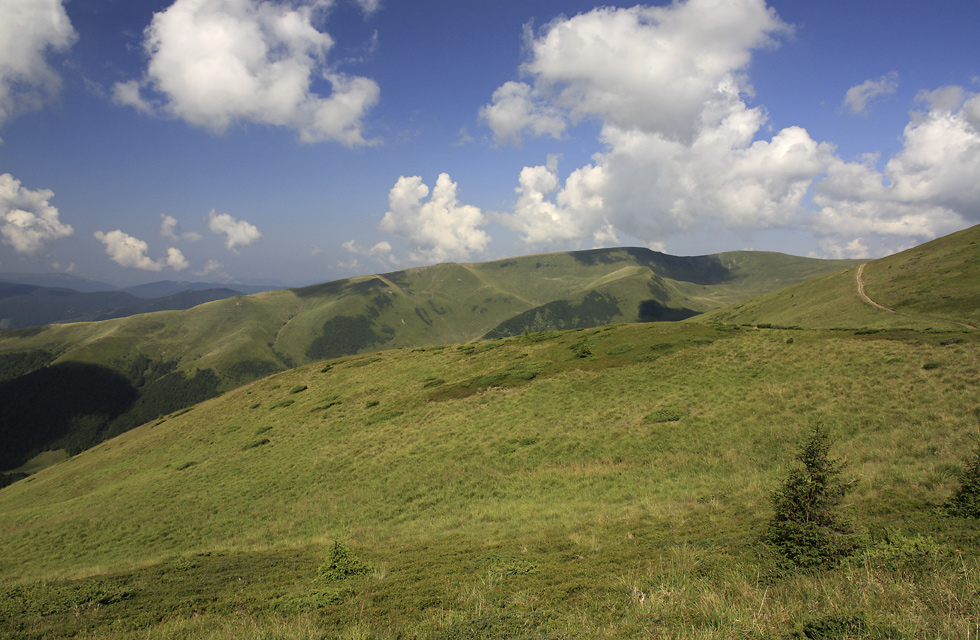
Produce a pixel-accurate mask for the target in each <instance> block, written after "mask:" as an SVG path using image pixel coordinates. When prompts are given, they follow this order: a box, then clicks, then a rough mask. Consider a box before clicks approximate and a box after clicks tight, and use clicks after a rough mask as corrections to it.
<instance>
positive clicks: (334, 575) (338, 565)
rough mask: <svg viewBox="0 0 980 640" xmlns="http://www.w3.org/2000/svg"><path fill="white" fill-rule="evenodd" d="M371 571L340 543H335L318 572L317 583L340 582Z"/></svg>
mask: <svg viewBox="0 0 980 640" xmlns="http://www.w3.org/2000/svg"><path fill="white" fill-rule="evenodd" d="M370 570H371V567H369V566H368V565H367V564H365V563H363V562H361V561H360V560H359V559H358V558H357V557H356V556H354V555H352V554H351V552H350V551H348V550H347V547H345V546H344V545H343V544H341V543H340V542H337V541H336V540H335V541H334V543H333V545H331V547H330V555H329V557H328V558H327V561H326V562H324V563H323V564H322V565H320V568H319V569H317V572H316V582H318V583H320V584H329V583H331V582H339V581H341V580H344V579H346V578H349V577H351V576H361V575H364V574H365V573H368V572H369V571H370Z"/></svg>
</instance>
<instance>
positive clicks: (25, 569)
mask: <svg viewBox="0 0 980 640" xmlns="http://www.w3.org/2000/svg"><path fill="white" fill-rule="evenodd" d="M458 273H459V274H460V275H459V277H463V272H462V271H459V272H458ZM392 284H395V283H392ZM978 341H980V335H978V333H977V332H971V331H966V330H963V329H960V330H958V331H956V332H945V333H944V332H936V331H930V332H918V331H880V332H877V333H870V334H869V333H866V332H861V333H859V334H855V332H845V331H816V330H812V331H804V330H777V329H761V330H760V329H755V328H736V327H734V326H720V325H718V326H709V325H690V324H677V323H666V324H632V325H615V326H610V327H606V328H603V329H586V330H574V331H568V332H544V333H537V334H529V335H527V336H524V337H516V338H507V339H496V340H490V341H485V342H480V343H474V344H465V345H460V346H437V347H431V348H416V349H398V350H391V351H384V352H378V353H373V354H364V355H358V356H348V357H344V358H341V359H336V360H332V361H327V362H322V363H316V364H312V365H307V366H303V367H300V368H297V369H295V370H291V371H287V372H284V373H280V374H277V375H274V376H272V377H269V378H267V379H264V380H260V381H257V382H255V383H253V384H250V385H247V386H244V387H242V388H239V389H236V390H234V391H231V392H229V393H226V394H224V395H223V396H221V397H218V398H214V399H211V400H208V401H206V402H204V403H202V404H199V405H197V406H195V407H194V408H193V409H191V410H189V411H183V412H179V413H178V414H173V415H169V416H167V417H166V418H163V419H160V420H157V421H154V422H152V423H149V424H147V425H144V426H141V427H139V428H136V429H134V430H132V431H129V432H127V433H125V434H122V435H120V436H119V437H117V438H115V439H113V440H111V441H109V442H106V443H103V444H101V445H99V446H98V447H96V448H94V449H91V450H89V451H86V452H84V453H82V454H80V455H77V456H75V457H73V458H71V459H70V460H68V461H66V462H63V463H61V464H58V465H56V466H53V467H50V468H48V469H45V470H43V471H41V472H39V473H37V474H35V475H34V476H32V477H31V478H29V479H27V480H25V481H22V482H19V483H17V484H14V485H12V486H9V487H7V488H5V489H2V490H0V581H2V586H0V630H2V631H0V637H4V636H3V635H2V634H3V633H6V634H7V635H6V637H17V638H34V637H37V638H41V637H45V638H50V637H67V636H73V637H80V638H96V637H117V638H184V637H194V638H323V637H328V638H333V637H337V638H404V637H417V638H498V637H511V638H538V637H547V638H622V637H701V638H730V637H745V638H750V637H759V638H762V637H766V638H773V637H776V638H778V637H785V638H790V637H811V638H812V637H862V638H897V637H906V638H921V637H972V636H971V635H970V634H972V633H975V632H976V629H977V628H978V625H980V615H978V613H977V612H978V611H980V595H978V594H980V566H978V560H977V558H978V557H980V556H978V551H980V535H978V530H977V528H976V523H975V521H970V520H963V519H957V518H949V517H945V516H942V515H941V514H940V511H939V510H938V509H939V507H940V506H941V505H942V504H943V502H944V501H945V500H946V499H947V498H948V496H949V495H950V494H951V492H952V491H953V490H954V488H955V487H956V485H957V482H958V481H957V472H958V470H959V469H960V468H961V467H962V463H963V461H964V459H965V456H966V455H967V454H968V452H969V451H970V450H971V449H972V448H973V447H975V446H976V437H977V434H978V425H977V411H978V406H977V400H976V399H977V389H978V386H980V369H978V366H977V354H978V350H980V342H978ZM817 424H819V425H823V426H824V427H826V428H827V429H828V430H829V432H830V434H831V436H832V438H833V440H834V454H835V455H837V456H841V457H846V459H847V461H848V463H849V464H848V467H847V468H846V477H847V479H848V481H849V482H850V487H851V492H850V494H849V495H848V507H847V509H848V511H849V513H850V514H851V516H852V517H853V521H854V523H855V526H856V528H857V530H858V532H859V533H860V534H861V536H862V541H863V546H862V547H861V549H859V550H858V552H857V553H856V554H855V555H854V556H853V557H852V558H851V559H850V560H848V561H847V562H846V563H845V564H844V565H843V566H842V567H841V568H839V569H837V570H831V571H822V572H816V573H812V574H799V573H795V572H787V571H783V570H780V569H779V568H778V567H777V565H776V563H775V562H774V561H773V558H772V557H771V556H770V555H769V554H768V553H767V552H766V549H765V546H764V545H763V544H762V543H761V536H762V533H763V532H764V530H765V526H766V522H767V519H768V518H769V516H770V514H771V505H770V497H771V495H772V492H773V491H774V489H775V488H776V487H777V486H778V484H779V482H780V480H781V479H782V478H784V477H785V476H786V474H787V472H788V470H789V469H790V468H791V467H792V466H793V465H794V455H795V454H796V452H797V450H798V448H799V446H800V444H801V443H802V441H803V440H804V438H805V437H806V435H807V434H808V432H809V431H810V429H812V427H813V426H814V425H817ZM335 541H336V542H338V543H340V545H341V546H342V548H337V547H334V543H335ZM338 550H339V551H340V552H343V551H344V550H346V551H347V553H348V555H347V558H346V562H345V561H343V554H342V553H340V555H339V557H340V559H341V561H340V562H335V563H334V565H333V566H332V567H331V566H325V565H329V561H330V559H331V558H334V560H336V559H337V557H338V556H337V555H336V554H337V552H338ZM338 567H341V568H346V569H347V570H348V571H347V573H349V575H347V576H346V577H345V572H344V571H341V570H339V569H338ZM331 568H332V573H331V572H330V571H327V570H328V569H331ZM359 568H363V569H364V571H358V570H357V569H359ZM338 574H339V578H338ZM318 575H320V576H322V577H320V578H319V579H318V577H317V576H318ZM331 575H332V576H333V577H334V578H336V579H334V580H332V581H331V580H330V579H329V576H331Z"/></svg>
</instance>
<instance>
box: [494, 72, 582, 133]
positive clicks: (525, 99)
mask: <svg viewBox="0 0 980 640" xmlns="http://www.w3.org/2000/svg"><path fill="white" fill-rule="evenodd" d="M480 119H481V120H483V121H484V122H486V123H487V126H489V127H490V129H491V130H492V131H493V135H494V138H495V139H496V141H497V144H518V143H520V141H521V139H522V137H523V133H524V130H525V129H528V130H530V131H529V132H530V133H531V134H533V135H536V136H540V135H546V134H547V135H550V136H552V137H554V138H558V137H560V136H561V134H562V133H563V132H564V131H565V129H566V127H567V124H566V122H565V116H564V115H563V114H562V113H561V112H560V111H559V110H558V109H557V108H555V107H554V106H552V105H549V104H547V103H546V101H545V100H544V99H542V98H541V97H540V96H538V95H536V94H535V92H534V90H533V89H532V88H531V86H530V85H528V84H526V83H524V82H513V81H510V82H505V83H504V84H503V85H501V86H500V88H498V89H497V90H496V91H494V92H493V96H492V98H491V103H490V104H488V105H485V106H484V107H482V108H481V109H480Z"/></svg>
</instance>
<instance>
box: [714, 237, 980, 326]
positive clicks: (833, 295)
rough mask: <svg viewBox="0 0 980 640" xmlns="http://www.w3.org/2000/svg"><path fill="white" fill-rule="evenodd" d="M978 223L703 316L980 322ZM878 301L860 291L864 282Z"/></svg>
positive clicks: (855, 322) (743, 320)
mask: <svg viewBox="0 0 980 640" xmlns="http://www.w3.org/2000/svg"><path fill="white" fill-rule="evenodd" d="M978 243H980V226H975V227H972V228H970V229H965V230H963V231H959V232H957V233H954V234H951V235H949V236H946V237H943V238H939V239H938V240H933V241H932V242H928V243H926V244H923V245H921V246H919V247H915V248H913V249H909V250H907V251H903V252H901V253H897V254H895V255H892V256H888V257H886V258H881V259H879V260H871V261H868V262H867V264H866V265H865V267H864V269H863V270H860V267H859V265H854V266H851V267H849V268H847V269H846V270H844V271H840V272H837V273H830V274H827V275H823V276H822V277H815V278H814V279H812V280H808V281H806V282H802V283H799V284H794V285H792V286H788V287H786V288H784V289H781V290H779V291H776V292H774V293H770V294H768V295H764V296H760V297H758V298H751V299H746V300H744V301H741V302H738V303H735V304H733V305H730V306H728V307H724V308H721V309H717V310H714V311H711V312H708V313H706V314H704V315H702V316H700V317H698V318H697V319H696V321H697V322H726V323H736V324H759V323H769V324H774V325H779V326H800V327H806V328H814V329H829V328H859V327H863V328H867V329H886V328H915V329H929V328H934V329H939V330H957V329H963V328H971V327H977V326H980V250H978ZM859 270H860V274H861V277H860V281H861V282H862V283H863V286H864V290H865V293H866V295H867V296H868V297H870V298H871V299H872V300H873V301H874V302H876V303H878V304H879V305H881V306H882V307H885V308H886V309H882V308H880V307H876V306H874V305H872V304H870V303H869V302H868V301H867V300H865V299H863V298H862V297H861V295H860V292H859V288H858V283H859V278H858V275H859Z"/></svg>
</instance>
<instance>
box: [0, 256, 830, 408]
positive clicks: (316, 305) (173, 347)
mask: <svg viewBox="0 0 980 640" xmlns="http://www.w3.org/2000/svg"><path fill="white" fill-rule="evenodd" d="M629 251H633V252H637V251H639V252H641V253H644V252H643V251H642V250H602V251H601V252H577V253H572V254H570V253H557V254H545V255H540V256H527V257H523V258H517V259H512V260H502V261H495V262H488V263H475V264H445V265H436V266H434V267H423V268H418V269H411V270H408V271H403V272H397V273H393V274H385V275H381V276H367V277H362V278H355V279H352V280H349V281H338V282H332V283H325V284H323V285H317V286H313V287H307V288H305V289H297V290H283V291H272V292H266V293H261V294H255V295H252V296H243V297H236V298H230V299H227V300H221V301H216V302H213V303H208V304H204V305H201V306H199V307H195V308H193V309H189V310H186V311H180V312H159V313H154V314H145V315H141V316H136V317H131V318H122V319H118V320H109V321H105V322H98V323H75V324H68V325H56V326H48V327H40V328H35V329H28V330H23V331H12V332H0V352H14V351H23V350H30V349H46V350H49V351H52V352H55V353H57V354H59V361H67V360H73V361H82V362H90V363H95V364H103V363H112V362H114V361H120V360H125V359H127V358H131V357H133V356H134V355H135V354H136V353H143V354H144V355H147V356H149V357H152V358H167V359H170V358H177V359H179V366H178V368H179V369H180V370H185V371H193V370H194V369H205V368H214V369H215V370H216V371H217V373H218V374H219V376H222V377H223V378H224V379H225V380H226V388H230V387H232V386H236V385H237V384H238V383H240V382H241V381H244V380H245V379H246V378H247V377H242V376H238V375H236V374H235V372H234V371H233V370H232V369H233V366H234V365H235V364H236V363H239V362H242V361H243V360H251V361H255V362H261V363H265V364H266V365H268V366H273V367H276V368H278V369H282V368H285V367H286V366H287V365H288V364H302V363H304V362H309V361H311V360H314V359H316V357H311V355H310V354H309V353H308V352H309V349H310V345H311V342H312V341H313V340H314V339H315V338H316V337H317V336H318V335H319V334H320V333H321V332H322V330H323V325H324V323H325V322H327V321H329V320H330V319H331V318H334V317H336V316H347V317H358V316H361V315H364V314H368V316H369V317H368V321H369V324H371V325H372V326H375V327H387V328H389V329H391V333H390V334H385V335H381V336H380V337H381V338H383V339H382V340H380V341H379V342H378V343H371V344H365V345H362V346H359V348H357V349H354V351H371V350H375V349H378V348H390V347H405V346H421V345H431V344H446V343H457V342H466V341H469V340H473V339H476V338H479V337H480V336H482V335H483V334H484V333H486V332H487V331H489V330H490V329H492V328H493V327H495V326H496V325H498V324H500V323H501V322H503V321H505V320H507V319H508V318H511V317H513V316H514V315H517V314H518V313H520V312H523V311H527V310H528V309H533V308H534V307H536V306H539V305H542V304H545V303H548V302H551V301H554V300H558V299H564V298H570V299H577V298H581V296H583V295H584V294H586V293H587V292H589V291H591V290H593V288H596V287H598V288H600V289H601V290H603V291H606V292H608V293H610V294H611V295H614V296H616V297H618V298H619V299H620V304H621V308H620V314H619V315H618V316H617V317H616V318H615V320H616V321H634V320H636V319H637V305H638V302H639V301H640V300H641V299H642V297H643V296H645V295H649V290H650V283H651V282H655V283H657V284H661V285H666V290H667V292H668V294H669V295H668V297H667V298H665V299H664V302H665V303H666V304H669V305H670V306H672V307H675V308H681V307H686V308H690V309H692V310H694V311H704V310H707V309H710V308H713V307H716V306H718V305H719V304H722V303H725V302H728V301H729V300H731V299H733V298H736V299H740V298H744V297H746V296H751V295H757V294H758V293H761V292H764V291H767V290H769V289H771V288H773V286H780V285H782V284H783V283H784V282H787V281H798V280H799V279H802V278H805V277H808V276H809V275H810V274H811V273H812V271H811V270H813V269H816V270H818V271H822V272H826V271H828V270H833V269H836V268H838V267H839V266H841V265H843V264H847V263H846V262H835V261H819V260H808V259H805V258H794V257H790V256H783V255H780V254H761V253H760V254H758V255H752V254H751V253H745V252H741V253H740V254H739V255H742V256H743V259H745V260H751V261H752V267H751V268H748V269H746V268H744V267H743V268H741V269H736V270H734V271H733V277H732V278H730V279H728V280H726V281H724V282H718V283H713V284H705V285H702V284H695V283H691V282H689V281H685V280H684V279H683V278H685V277H691V274H690V273H686V272H685V268H686V267H685V266H684V265H685V264H686V263H685V261H691V262H692V263H698V261H706V260H707V261H710V260H711V259H712V257H710V256H706V257H702V258H693V259H685V258H671V257H669V256H663V257H664V258H670V259H672V260H675V261H678V264H680V265H681V266H679V267H678V266H676V265H675V266H674V268H673V270H672V271H670V275H673V276H674V277H673V278H671V277H670V275H668V276H664V277H663V278H661V277H660V276H658V275H657V274H655V273H654V272H653V271H651V266H653V267H654V268H656V267H657V266H660V265H655V264H653V263H651V262H650V259H649V257H646V254H652V253H653V252H645V253H644V256H645V257H646V259H645V261H638V260H637V259H636V258H635V256H633V255H631V254H630V253H629ZM592 254H598V255H600V256H602V260H597V259H594V258H595V256H594V255H592ZM582 255H591V256H592V260H591V262H590V261H588V260H583V259H582V257H581V256H582ZM658 255H659V254H658ZM722 255H723V257H724V258H725V259H726V260H727V259H728V258H727V257H728V256H731V255H736V254H722ZM767 265H770V266H767ZM772 265H774V266H772ZM662 270H663V269H662V268H661V271H662ZM775 271H778V272H779V273H778V274H777V273H773V275H772V277H769V275H768V274H769V273H772V272H775ZM692 273H695V272H692ZM760 274H766V275H760ZM678 278H680V279H678ZM379 300H381V301H382V302H380V303H379V302H378V301H379ZM372 308H373V309H375V310H376V311H377V313H376V315H375V316H374V317H370V313H371V310H372ZM355 346H358V345H355Z"/></svg>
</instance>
